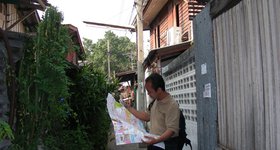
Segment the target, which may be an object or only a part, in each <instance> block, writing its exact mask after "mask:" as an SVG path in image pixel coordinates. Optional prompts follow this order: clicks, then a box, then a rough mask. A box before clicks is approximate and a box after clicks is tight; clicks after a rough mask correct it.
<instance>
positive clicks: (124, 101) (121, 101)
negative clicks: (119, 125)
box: [120, 98, 131, 108]
mask: <svg viewBox="0 0 280 150" xmlns="http://www.w3.org/2000/svg"><path fill="white" fill-rule="evenodd" d="M120 103H121V104H122V105H123V106H124V107H125V108H130V107H131V102H130V100H129V99H128V98H126V99H120Z"/></svg>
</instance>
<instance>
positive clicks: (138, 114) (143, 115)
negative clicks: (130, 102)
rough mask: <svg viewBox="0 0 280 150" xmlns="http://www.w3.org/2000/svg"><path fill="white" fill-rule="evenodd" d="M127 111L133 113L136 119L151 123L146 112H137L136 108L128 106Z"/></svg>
mask: <svg viewBox="0 0 280 150" xmlns="http://www.w3.org/2000/svg"><path fill="white" fill-rule="evenodd" d="M126 109H127V110H128V111H129V112H130V113H132V114H133V115H134V116H135V117H136V118H138V119H140V120H143V121H150V116H149V114H148V113H146V112H142V111H137V110H136V109H135V108H133V107H131V106H126Z"/></svg>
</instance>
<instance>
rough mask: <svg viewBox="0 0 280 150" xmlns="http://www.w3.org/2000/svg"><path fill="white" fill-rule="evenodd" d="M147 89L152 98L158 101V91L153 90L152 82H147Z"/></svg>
mask: <svg viewBox="0 0 280 150" xmlns="http://www.w3.org/2000/svg"><path fill="white" fill-rule="evenodd" d="M145 88H146V90H147V92H148V95H149V96H150V97H151V98H153V99H157V91H156V90H154V89H153V86H152V82H149V81H148V82H146V84H145Z"/></svg>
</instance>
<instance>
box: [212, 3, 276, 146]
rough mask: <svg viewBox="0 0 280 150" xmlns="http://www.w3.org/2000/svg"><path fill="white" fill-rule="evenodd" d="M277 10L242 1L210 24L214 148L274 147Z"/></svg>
mask: <svg viewBox="0 0 280 150" xmlns="http://www.w3.org/2000/svg"><path fill="white" fill-rule="evenodd" d="M279 7H280V1H279V0H243V1H241V2H240V3H239V4H238V5H236V6H235V7H233V8H232V9H230V10H228V11H227V12H225V13H223V14H221V15H220V16H218V17H217V18H215V19H214V20H213V30H214V31H213V33H214V47H215V58H216V77H217V99H218V146H219V148H220V149H236V150H264V149H265V150H276V149H279V148H280V67H279V66H280V59H279V58H280V9H279Z"/></svg>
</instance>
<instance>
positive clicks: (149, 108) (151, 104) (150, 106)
mask: <svg viewBox="0 0 280 150" xmlns="http://www.w3.org/2000/svg"><path fill="white" fill-rule="evenodd" d="M154 102H155V99H153V101H152V102H151V103H150V104H149V106H148V110H149V111H151V108H152V106H153V104H154Z"/></svg>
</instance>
